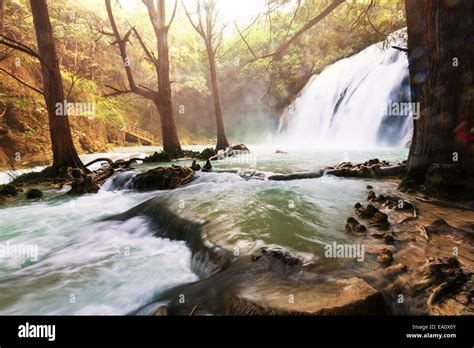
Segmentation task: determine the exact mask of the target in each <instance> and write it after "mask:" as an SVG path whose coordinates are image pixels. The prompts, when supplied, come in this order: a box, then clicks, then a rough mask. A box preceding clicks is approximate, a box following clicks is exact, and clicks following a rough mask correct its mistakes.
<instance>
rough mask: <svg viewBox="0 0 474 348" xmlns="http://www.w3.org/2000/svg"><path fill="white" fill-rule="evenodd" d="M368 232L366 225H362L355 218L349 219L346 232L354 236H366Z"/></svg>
mask: <svg viewBox="0 0 474 348" xmlns="http://www.w3.org/2000/svg"><path fill="white" fill-rule="evenodd" d="M366 231H367V229H366V227H365V226H364V225H361V224H360V223H359V221H357V220H356V219H354V218H353V217H349V218H348V219H347V223H346V232H349V233H354V234H365V232H366Z"/></svg>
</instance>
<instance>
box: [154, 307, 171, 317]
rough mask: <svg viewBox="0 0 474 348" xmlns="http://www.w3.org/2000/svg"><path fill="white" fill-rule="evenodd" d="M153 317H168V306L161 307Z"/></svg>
mask: <svg viewBox="0 0 474 348" xmlns="http://www.w3.org/2000/svg"><path fill="white" fill-rule="evenodd" d="M153 315H157V316H166V315H168V306H167V305H163V306H159V307H158V308H157V309H156V310H155V312H154V313H153Z"/></svg>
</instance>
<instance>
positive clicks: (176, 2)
mask: <svg viewBox="0 0 474 348" xmlns="http://www.w3.org/2000/svg"><path fill="white" fill-rule="evenodd" d="M177 8H178V0H175V1H174V9H173V13H172V14H171V18H170V21H169V22H168V25H167V27H168V28H169V27H171V24H173V21H174V17H175V16H176V9H177Z"/></svg>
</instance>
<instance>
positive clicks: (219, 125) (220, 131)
mask: <svg viewBox="0 0 474 348" xmlns="http://www.w3.org/2000/svg"><path fill="white" fill-rule="evenodd" d="M207 55H208V57H209V69H210V74H211V89H212V99H213V101H214V112H215V114H216V129H217V145H216V150H217V151H219V150H225V149H226V148H228V147H229V142H228V141H227V137H226V135H225V129H224V119H223V117H222V107H221V97H220V93H219V85H218V82H217V71H216V61H215V57H214V53H213V52H212V50H211V49H210V48H208V49H207Z"/></svg>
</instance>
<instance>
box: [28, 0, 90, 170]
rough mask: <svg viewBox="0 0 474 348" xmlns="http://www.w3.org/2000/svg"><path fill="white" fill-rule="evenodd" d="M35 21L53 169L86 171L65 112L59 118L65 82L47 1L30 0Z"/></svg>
mask: <svg viewBox="0 0 474 348" xmlns="http://www.w3.org/2000/svg"><path fill="white" fill-rule="evenodd" d="M30 5H31V12H32V14H33V22H34V25H35V30H36V38H37V41H38V53H39V56H40V57H41V60H42V61H41V73H42V76H43V86H44V99H45V101H46V106H47V109H48V120H49V133H50V136H51V143H52V147H53V166H52V167H53V170H58V169H60V168H62V167H74V168H81V169H84V170H85V167H84V165H83V164H82V162H81V160H80V159H79V157H78V155H77V152H76V149H75V147H74V143H73V141H72V136H71V129H70V127H69V119H68V117H67V113H66V110H63V112H64V113H63V114H62V115H60V116H57V115H56V105H57V104H58V103H59V104H62V103H63V101H64V91H63V82H62V78H61V72H60V70H59V64H58V59H57V56H56V49H55V46H54V39H53V34H52V31H51V23H50V21H49V14H48V6H47V4H46V0H30Z"/></svg>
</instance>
